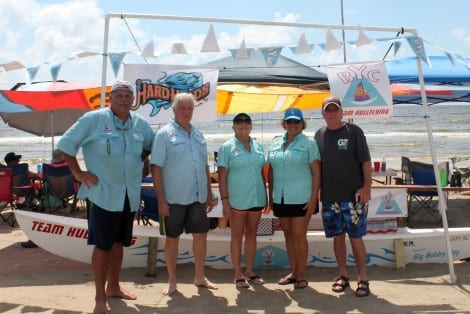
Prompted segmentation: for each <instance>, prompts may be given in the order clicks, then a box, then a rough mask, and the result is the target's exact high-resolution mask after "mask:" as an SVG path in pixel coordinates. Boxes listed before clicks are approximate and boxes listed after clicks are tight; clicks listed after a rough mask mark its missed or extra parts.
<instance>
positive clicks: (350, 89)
mask: <svg viewBox="0 0 470 314" xmlns="http://www.w3.org/2000/svg"><path fill="white" fill-rule="evenodd" d="M327 72H328V81H329V83H330V89H331V93H332V94H333V95H335V96H337V97H338V98H340V99H341V103H342V106H343V115H344V116H348V117H367V116H374V117H378V116H382V117H383V116H390V115H391V113H392V108H393V106H392V105H393V101H392V91H391V87H390V81H389V78H388V74H387V70H386V67H385V65H384V63H383V62H375V63H360V64H359V63H356V64H342V65H331V66H328V69H327Z"/></svg>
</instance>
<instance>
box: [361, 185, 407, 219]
mask: <svg viewBox="0 0 470 314" xmlns="http://www.w3.org/2000/svg"><path fill="white" fill-rule="evenodd" d="M371 192H372V198H371V200H370V201H369V212H368V217H369V218H387V217H393V218H395V217H406V216H407V215H408V208H407V192H406V189H372V191H371Z"/></svg>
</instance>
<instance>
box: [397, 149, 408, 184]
mask: <svg viewBox="0 0 470 314" xmlns="http://www.w3.org/2000/svg"><path fill="white" fill-rule="evenodd" d="M410 163H411V160H410V159H409V158H408V157H405V156H401V177H395V178H393V179H394V180H395V184H412V180H411V174H410Z"/></svg>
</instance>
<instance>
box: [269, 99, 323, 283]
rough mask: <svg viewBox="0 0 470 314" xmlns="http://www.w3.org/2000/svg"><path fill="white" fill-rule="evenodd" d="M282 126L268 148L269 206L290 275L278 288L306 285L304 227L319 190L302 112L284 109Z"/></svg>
mask: <svg viewBox="0 0 470 314" xmlns="http://www.w3.org/2000/svg"><path fill="white" fill-rule="evenodd" d="M282 126H283V128H284V129H285V130H286V133H285V134H284V136H282V137H278V138H275V139H274V140H273V141H272V142H271V145H270V147H269V153H268V163H269V180H268V181H269V207H270V208H272V209H273V211H274V216H276V217H278V218H279V222H280V224H281V228H282V231H283V232H284V237H285V242H286V249H287V254H288V256H289V262H290V274H288V275H287V276H285V277H284V278H281V279H280V280H279V281H278V283H279V284H280V285H286V284H290V283H292V284H294V287H295V288H296V289H302V288H305V287H307V286H308V281H307V280H306V279H305V267H306V262H307V256H308V243H307V227H308V224H309V222H310V218H311V216H312V214H313V213H315V212H317V205H318V191H319V189H320V153H319V150H318V146H317V144H316V142H315V141H314V140H313V139H312V138H309V137H307V136H306V135H305V134H303V133H302V130H304V129H305V128H306V122H305V120H304V119H303V114H302V111H300V110H299V109H297V108H291V109H288V110H287V111H286V112H285V114H284V119H283V120H282Z"/></svg>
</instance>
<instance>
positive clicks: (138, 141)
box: [130, 133, 144, 157]
mask: <svg viewBox="0 0 470 314" xmlns="http://www.w3.org/2000/svg"><path fill="white" fill-rule="evenodd" d="M130 145H131V148H132V152H133V153H135V154H137V155H138V156H139V157H140V156H141V154H142V151H143V149H144V136H143V135H142V133H134V134H132V143H130Z"/></svg>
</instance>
